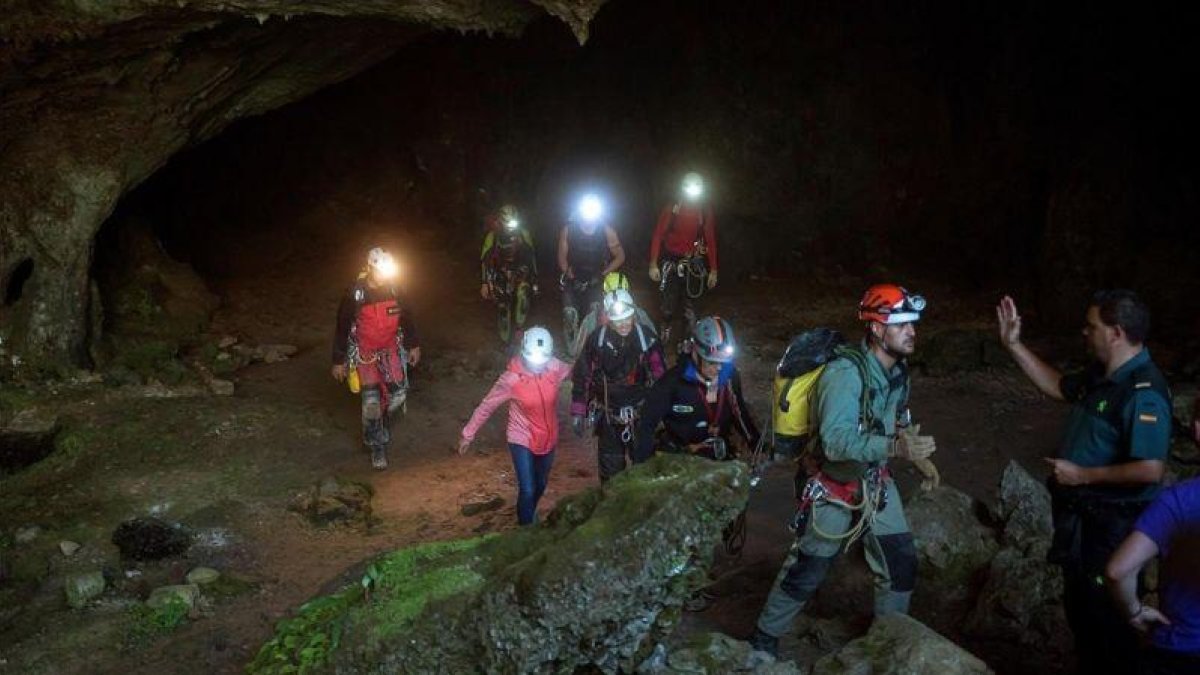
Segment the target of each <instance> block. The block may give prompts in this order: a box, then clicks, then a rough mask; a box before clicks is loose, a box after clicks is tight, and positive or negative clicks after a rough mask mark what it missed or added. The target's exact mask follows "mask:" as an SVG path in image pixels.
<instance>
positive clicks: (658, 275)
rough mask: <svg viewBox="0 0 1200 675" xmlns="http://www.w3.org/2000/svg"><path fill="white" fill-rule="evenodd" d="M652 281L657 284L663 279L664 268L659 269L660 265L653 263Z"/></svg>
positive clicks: (651, 266)
mask: <svg viewBox="0 0 1200 675" xmlns="http://www.w3.org/2000/svg"><path fill="white" fill-rule="evenodd" d="M650 281H653V282H654V283H656V284H657V283H658V282H660V281H662V270H660V269H658V265H655V264H653V263H651V265H650Z"/></svg>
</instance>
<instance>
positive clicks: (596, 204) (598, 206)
mask: <svg viewBox="0 0 1200 675" xmlns="http://www.w3.org/2000/svg"><path fill="white" fill-rule="evenodd" d="M603 215H604V202H602V201H600V198H599V197H597V196H596V195H591V194H589V195H584V197H583V199H581V200H579V217H580V218H583V219H584V220H585V221H586V222H589V223H595V222H597V221H599V220H600V217H601V216H603Z"/></svg>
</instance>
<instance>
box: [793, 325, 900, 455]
mask: <svg viewBox="0 0 1200 675" xmlns="http://www.w3.org/2000/svg"><path fill="white" fill-rule="evenodd" d="M858 349H860V350H862V351H863V352H864V354H865V356H866V359H865V361H866V366H867V368H866V379H867V381H866V385H867V386H868V387H869V388H870V391H869V392H868V395H867V405H868V406H870V415H869V417H870V419H871V420H872V424H871V426H870V427H869V428H862V427H861V426H860V422H861V421H862V420H863V418H864V416H863V414H862V398H863V384H864V382H863V377H862V376H861V375H859V372H858V366H856V365H855V364H854V363H853V362H852V361H851V360H850V359H848V358H839V359H835V360H834V361H831V362H830V363H829V365H827V366H825V370H824V372H822V373H821V379H820V380H818V381H817V396H816V401H815V404H816V415H817V418H816V419H817V433H818V434H819V438H820V443H821V451H822V452H823V453H824V455H825V459H826V462H825V465H824V467H823V470H825V471H826V472H827V473H829V474H830V475H831V476H834V477H840V476H846V477H847V478H852V474H855V473H861V471H862V470H865V468H866V467H865V466H861V465H864V464H876V463H880V462H884V461H886V460H887V456H888V451H889V450H890V449H891V446H892V439H893V438H894V437H895V435H896V420H897V419H898V418H899V417H900V415H901V414H902V413H903V412H904V410H905V408H906V406H907V403H908V392H909V381H908V367H907V366H906V365H905V364H904V362H903V361H897V362H896V363H895V365H893V366H892V368H891V370H889V371H884V369H883V364H882V363H880V362H879V359H877V358H875V355H874V354H873V353H871V350H870V348H869V347H868V346H867V344H866V342H863V343H861V344H860V345H859V347H858ZM839 479H840V478H839Z"/></svg>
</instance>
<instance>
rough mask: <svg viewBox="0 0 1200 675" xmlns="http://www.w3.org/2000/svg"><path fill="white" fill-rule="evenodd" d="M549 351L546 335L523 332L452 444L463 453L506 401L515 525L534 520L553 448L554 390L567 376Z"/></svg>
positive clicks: (551, 341)
mask: <svg viewBox="0 0 1200 675" xmlns="http://www.w3.org/2000/svg"><path fill="white" fill-rule="evenodd" d="M553 352H554V338H552V337H550V331H548V330H546V329H545V328H543V327H541V326H534V327H532V328H530V329H529V330H528V331H526V332H525V337H524V338H523V339H522V341H521V353H520V354H519V355H517V356H514V357H513V358H512V360H511V361H509V363H508V369H507V370H505V371H504V372H503V373H501V375H500V377H499V378H498V379H497V380H496V383H495V384H494V385H492V388H491V390H490V391H488V393H487V395H485V396H484V397H483V401H481V402H480V403H479V407H477V408H475V412H474V413H472V415H471V419H470V420H469V421H468V422H467V426H465V427H463V430H462V439H461V440H460V441H459V443H458V453H459V454H460V455H465V454H466V453H467V449H468V448H469V447H470V446H471V443H472V442H473V441H474V440H475V434H476V433H478V432H479V428H480V427H482V426H483V424H484V422H487V420H488V417H490V416H491V414H492V413H493V412H495V411H496V408H499V407H500V405H501V404H502V403H504V402H505V401H508V402H509V406H508V432H507V438H508V451H509V453H510V454H511V455H512V461H513V468H514V469H515V470H516V473H517V522H518V523H520V524H521V525H528V524H530V523H532V522H534V520H535V519H536V516H537V504H538V500H540V499H541V498H542V494H543V493H545V492H546V483H547V482H548V481H549V479H550V467H551V466H553V464H554V448H555V446H557V445H558V414H557V413H556V411H555V409H556V407H557V406H556V403H557V401H558V388H559V385H560V384H562V381H563V380H565V379H566V378H567V377H569V376H570V374H571V366H570V365H568V364H566V363H563V362H562V361H559V360H558V359H556V358H554V356H553Z"/></svg>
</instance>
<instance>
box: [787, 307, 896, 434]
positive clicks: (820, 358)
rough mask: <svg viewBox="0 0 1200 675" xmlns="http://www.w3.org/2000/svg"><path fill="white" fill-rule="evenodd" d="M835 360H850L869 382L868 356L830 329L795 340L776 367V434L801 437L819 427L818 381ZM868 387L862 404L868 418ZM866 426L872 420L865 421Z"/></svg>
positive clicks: (861, 375) (864, 380)
mask: <svg viewBox="0 0 1200 675" xmlns="http://www.w3.org/2000/svg"><path fill="white" fill-rule="evenodd" d="M836 359H847V360H849V361H850V362H851V363H853V364H854V366H855V368H856V369H857V370H858V375H859V377H860V378H861V379H862V381H863V382H864V383H865V382H866V381H867V363H866V355H865V354H863V353H862V350H859V349H857V348H855V347H853V346H850V345H847V344H846V338H845V337H843V336H842V334H841V333H839V332H838V331H836V330H833V329H830V328H814V329H812V330H809V331H805V332H803V333H801V334H800V335H797V336H796V337H794V338H792V341H791V343H789V344H788V348H787V350H786V351H784V353H783V358H781V359H780V360H779V365H777V366H776V367H775V382H774V387H773V389H774V396H773V399H772V400H773V403H774V405H772V421H773V427H774V429H775V433H777V434H780V435H784V436H793V437H802V436H807V435H809V434H811V433H812V432H813V431H814V429H815V427H816V425H815V424H814V419H813V414H812V402H813V397H814V396H815V394H816V391H817V381H818V380H820V379H821V373H823V372H825V366H826V365H828V364H829V363H830V362H832V361H834V360H836ZM868 397H869V387H866V386H864V387H863V400H862V401H860V406H859V410H860V411H862V412H861V415H863V416H864V417H869V416H870V414H871V411H870V406H869V398H868ZM860 422H861V423H862V424H864V425H866V426H868V427H869V426H870V425H871V424H872V420H870V419H863V420H860Z"/></svg>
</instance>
